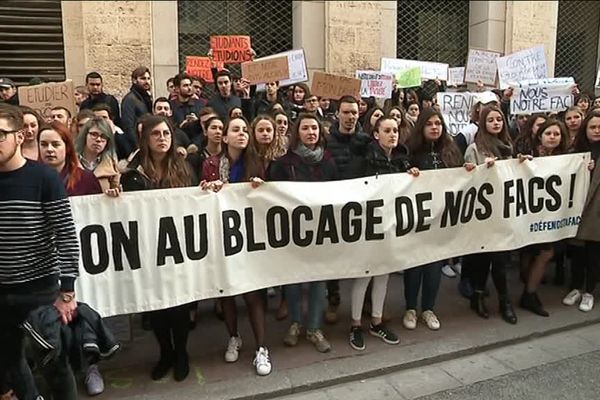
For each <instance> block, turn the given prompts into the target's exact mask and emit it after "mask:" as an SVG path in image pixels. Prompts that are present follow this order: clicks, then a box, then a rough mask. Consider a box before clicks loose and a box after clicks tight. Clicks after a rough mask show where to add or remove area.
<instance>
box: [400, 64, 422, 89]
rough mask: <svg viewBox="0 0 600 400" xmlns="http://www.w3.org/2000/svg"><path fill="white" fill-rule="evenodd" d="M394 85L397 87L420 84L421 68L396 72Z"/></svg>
mask: <svg viewBox="0 0 600 400" xmlns="http://www.w3.org/2000/svg"><path fill="white" fill-rule="evenodd" d="M396 85H397V86H398V87H399V88H410V87H417V86H421V68H419V67H415V68H410V69H405V70H404V71H400V72H397V73H396Z"/></svg>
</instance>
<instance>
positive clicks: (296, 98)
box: [287, 83, 310, 121]
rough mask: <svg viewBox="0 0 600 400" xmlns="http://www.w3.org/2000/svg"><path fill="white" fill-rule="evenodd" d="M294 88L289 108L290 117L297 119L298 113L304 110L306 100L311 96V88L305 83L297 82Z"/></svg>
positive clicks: (293, 119)
mask: <svg viewBox="0 0 600 400" xmlns="http://www.w3.org/2000/svg"><path fill="white" fill-rule="evenodd" d="M293 88H294V90H293V92H292V96H291V98H290V99H289V103H288V105H287V108H288V109H289V110H290V119H291V120H292V121H295V120H296V118H297V117H298V114H300V113H301V112H304V100H305V99H306V98H307V97H308V96H309V93H310V89H309V88H308V86H307V85H306V84H305V83H297V84H295V85H294V86H293Z"/></svg>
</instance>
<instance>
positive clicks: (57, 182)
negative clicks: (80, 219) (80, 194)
mask: <svg viewBox="0 0 600 400" xmlns="http://www.w3.org/2000/svg"><path fill="white" fill-rule="evenodd" d="M78 261H79V245H78V243H77V235H76V233H75V224H74V222H73V216H72V214H71V206H70V203H69V199H68V197H67V194H66V192H65V188H64V185H63V183H62V181H61V179H60V177H59V176H58V174H57V173H56V172H55V171H54V170H52V169H51V168H49V167H48V166H46V165H43V164H40V163H37V162H34V161H30V160H27V162H26V163H25V165H24V166H23V167H21V168H19V169H17V170H14V171H9V172H0V293H1V292H2V291H4V290H15V289H16V290H19V288H22V289H23V290H27V288H28V287H30V286H31V285H36V284H40V283H45V282H56V281H57V280H60V285H61V290H63V291H72V290H73V287H74V283H75V278H76V277H77V276H78Z"/></svg>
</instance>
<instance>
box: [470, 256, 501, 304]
mask: <svg viewBox="0 0 600 400" xmlns="http://www.w3.org/2000/svg"><path fill="white" fill-rule="evenodd" d="M509 257H510V253H509V252H506V251H499V252H492V253H479V254H470V255H468V256H464V257H463V266H464V265H465V264H466V265H467V266H468V267H467V268H468V270H469V276H470V278H471V285H472V286H473V290H477V291H484V290H485V286H486V284H487V280H488V276H489V275H490V265H491V271H492V280H493V281H494V286H496V291H497V292H498V296H499V297H506V296H508V284H507V282H506V264H507V263H508V260H509Z"/></svg>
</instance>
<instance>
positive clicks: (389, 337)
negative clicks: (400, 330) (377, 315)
mask: <svg viewBox="0 0 600 400" xmlns="http://www.w3.org/2000/svg"><path fill="white" fill-rule="evenodd" d="M369 333H370V334H371V335H373V336H377V337H378V338H380V339H381V340H383V341H384V342H385V343H387V344H398V343H400V339H398V336H396V335H395V334H394V333H393V332H392V331H390V330H389V329H388V328H386V327H385V325H383V324H379V325H375V326H373V324H371V327H370V328H369Z"/></svg>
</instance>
